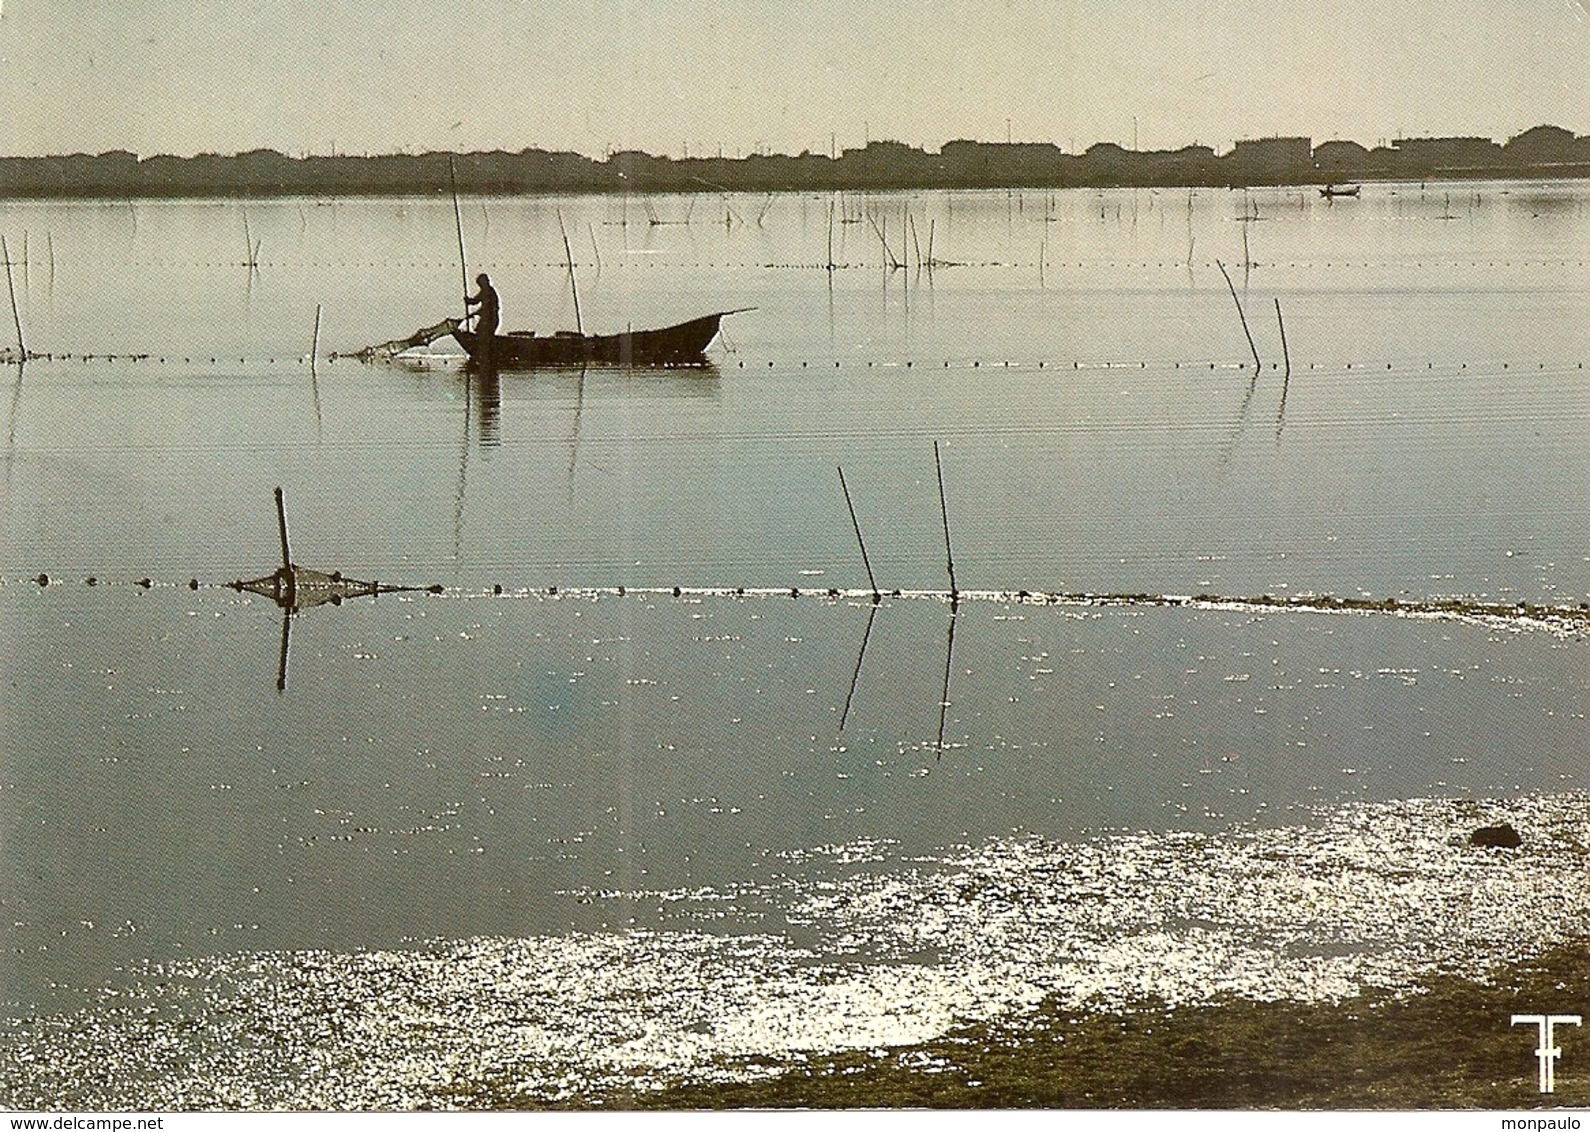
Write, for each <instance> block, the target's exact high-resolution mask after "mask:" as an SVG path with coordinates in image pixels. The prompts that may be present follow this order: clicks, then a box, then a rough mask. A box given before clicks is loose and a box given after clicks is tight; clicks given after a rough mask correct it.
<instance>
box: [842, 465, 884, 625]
mask: <svg viewBox="0 0 1590 1132" xmlns="http://www.w3.org/2000/svg"><path fill="white" fill-rule="evenodd" d="M839 487H840V490H842V491H843V492H844V493H845V506H846V507H848V508H850V525H851V526H852V527H854V528H855V530H856V544H857V545H858V546H860V547H861V564H862V565H863V566H865V567H866V569H867V584H868V585H869V586H871V587H872V601H873V604H874V605H876V604H877V602H878V596H879V595H878V583H877V580H876V579H874V578H873V576H872V563H871V562H870V561H869V560H868V559H867V543H866V541H865V540H864V539H862V537H861V524H860V523H859V522H857V521H856V505H855V504H854V503H852V502H851V501H850V485H849V484H847V483H845V469H843V468H840V469H839Z"/></svg>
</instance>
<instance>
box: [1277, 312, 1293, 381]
mask: <svg viewBox="0 0 1590 1132" xmlns="http://www.w3.org/2000/svg"><path fill="white" fill-rule="evenodd" d="M1275 321H1276V324H1277V325H1278V326H1280V328H1281V357H1282V358H1284V359H1285V361H1286V374H1285V376H1287V377H1291V376H1292V353H1291V351H1290V350H1288V349H1287V348H1286V320H1285V319H1283V318H1282V317H1281V300H1280V299H1276V300H1275Z"/></svg>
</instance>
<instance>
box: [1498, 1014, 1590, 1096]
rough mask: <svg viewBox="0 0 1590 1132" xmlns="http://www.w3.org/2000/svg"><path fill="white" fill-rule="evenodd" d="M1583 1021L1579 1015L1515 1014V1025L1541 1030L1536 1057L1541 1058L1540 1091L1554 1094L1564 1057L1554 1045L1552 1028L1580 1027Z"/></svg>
mask: <svg viewBox="0 0 1590 1132" xmlns="http://www.w3.org/2000/svg"><path fill="white" fill-rule="evenodd" d="M1582 1021H1583V1019H1582V1018H1581V1017H1580V1016H1579V1015H1578V1014H1515V1015H1513V1025H1515V1026H1527V1025H1533V1026H1536V1027H1537V1028H1538V1029H1539V1033H1540V1045H1539V1047H1538V1048H1537V1049H1536V1050H1535V1056H1536V1057H1538V1058H1540V1091H1541V1092H1543V1093H1549V1092H1552V1091H1553V1089H1554V1086H1555V1085H1556V1074H1555V1073H1554V1072H1553V1070H1554V1069H1555V1067H1556V1062H1557V1059H1558V1058H1560V1057H1561V1056H1562V1050H1561V1048H1559V1047H1558V1046H1555V1045H1553V1044H1552V1041H1553V1035H1552V1028H1553V1027H1554V1026H1558V1025H1563V1026H1578V1025H1580V1024H1581V1023H1582Z"/></svg>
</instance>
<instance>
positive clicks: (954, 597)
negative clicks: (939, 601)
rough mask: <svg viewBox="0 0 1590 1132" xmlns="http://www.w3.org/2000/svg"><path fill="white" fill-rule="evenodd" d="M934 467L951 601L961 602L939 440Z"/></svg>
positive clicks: (935, 448) (934, 451)
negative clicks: (937, 478) (956, 577)
mask: <svg viewBox="0 0 1590 1132" xmlns="http://www.w3.org/2000/svg"><path fill="white" fill-rule="evenodd" d="M933 467H934V469H935V470H937V472H938V477H939V517H940V518H941V519H943V520H944V558H945V562H946V564H947V565H948V566H949V571H950V601H951V602H952V603H954V602H959V601H960V598H961V591H960V589H959V588H958V587H957V586H956V584H955V552H954V551H953V550H951V549H950V509H949V505H948V504H947V503H945V501H944V464H943V463H942V461H940V459H939V442H938V441H936V440H935V441H934V442H933Z"/></svg>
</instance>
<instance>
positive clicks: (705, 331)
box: [453, 311, 734, 369]
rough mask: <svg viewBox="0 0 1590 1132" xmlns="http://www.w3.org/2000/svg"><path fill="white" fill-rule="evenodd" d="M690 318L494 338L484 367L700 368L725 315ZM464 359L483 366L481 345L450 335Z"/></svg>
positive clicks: (458, 332) (464, 333)
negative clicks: (656, 325)
mask: <svg viewBox="0 0 1590 1132" xmlns="http://www.w3.org/2000/svg"><path fill="white" fill-rule="evenodd" d="M732 313H734V312H732V311H722V312H719V313H718V314H709V315H705V316H704V317H702V318H694V319H691V320H690V321H689V322H681V323H679V324H678V325H677V326H665V327H662V328H660V329H656V330H626V331H624V332H622V333H620V334H597V335H580V334H554V335H552V336H551V337H549V338H543V337H541V336H540V335H537V334H529V333H510V334H497V335H494V336H493V337H492V340H491V352H490V354H489V361H490V362H491V364H492V365H494V366H497V367H499V368H504V367H506V368H514V369H534V368H539V367H543V366H578V365H589V364H591V363H596V364H599V365H617V366H668V365H701V364H702V363H703V362H705V361H706V356H705V354H706V349H707V346H708V345H710V344H711V342H712V340H713V339H714V338H716V337H717V335H718V323H719V322H720V321H721V320H722V319H723V316H724V315H725V314H732ZM453 337H454V338H455V339H457V340H458V344H459V345H460V346H462V347H463V348H464V350H465V352H466V353H468V354H469V356H470V358H471V359H473V360H475V361H479V362H484V361H487V360H488V355H487V354H486V353H485V345H486V344H485V342H484V341H483V340H482V338H481V337H480V335H478V334H476V333H475V332H474V331H472V330H465V329H463V328H462V327H459V328H457V329H455V330H454V331H453Z"/></svg>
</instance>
